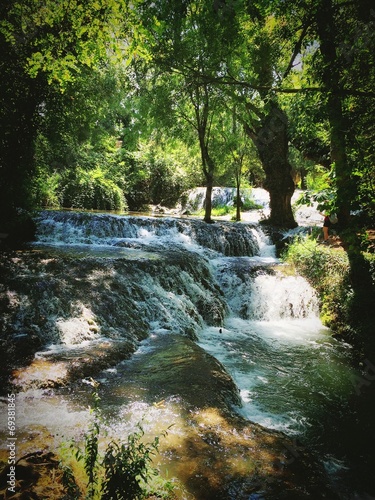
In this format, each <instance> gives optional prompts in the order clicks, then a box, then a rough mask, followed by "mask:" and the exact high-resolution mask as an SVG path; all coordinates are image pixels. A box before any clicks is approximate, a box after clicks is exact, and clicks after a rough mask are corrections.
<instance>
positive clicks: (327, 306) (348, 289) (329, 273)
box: [283, 237, 354, 333]
mask: <svg viewBox="0 0 375 500" xmlns="http://www.w3.org/2000/svg"><path fill="white" fill-rule="evenodd" d="M283 259H284V260H286V261H287V262H289V263H291V264H293V265H294V266H295V268H296V269H297V271H298V272H299V273H300V274H301V275H302V276H304V277H305V278H306V279H307V280H308V281H309V282H310V284H311V285H312V286H313V288H314V289H315V290H317V292H318V294H319V297H320V301H321V316H322V321H323V323H325V324H326V325H327V326H329V327H331V328H332V329H333V330H337V331H340V332H341V333H342V332H344V331H345V330H347V329H348V328H349V325H350V324H351V320H350V311H351V305H352V300H353V296H354V292H353V288H352V286H351V282H350V263H349V258H348V255H347V254H346V252H344V251H343V250H337V249H334V248H329V247H325V246H323V245H320V244H318V243H317V242H316V241H315V240H314V239H312V238H310V237H303V238H300V239H297V240H295V241H294V242H293V243H291V244H290V245H289V246H288V248H287V251H286V252H285V254H284V256H283Z"/></svg>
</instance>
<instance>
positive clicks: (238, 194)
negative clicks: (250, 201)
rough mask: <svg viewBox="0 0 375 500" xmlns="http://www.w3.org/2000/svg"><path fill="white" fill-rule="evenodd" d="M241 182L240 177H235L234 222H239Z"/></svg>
mask: <svg viewBox="0 0 375 500" xmlns="http://www.w3.org/2000/svg"><path fill="white" fill-rule="evenodd" d="M240 188H241V180H240V176H237V177H236V190H237V191H236V192H237V194H236V221H237V222H239V221H240V220H241V205H242V201H241V189H240Z"/></svg>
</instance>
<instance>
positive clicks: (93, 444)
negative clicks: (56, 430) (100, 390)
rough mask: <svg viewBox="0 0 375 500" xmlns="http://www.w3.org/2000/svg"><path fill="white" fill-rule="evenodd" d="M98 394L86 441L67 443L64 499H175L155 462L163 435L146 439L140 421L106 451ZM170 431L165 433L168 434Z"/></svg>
mask: <svg viewBox="0 0 375 500" xmlns="http://www.w3.org/2000/svg"><path fill="white" fill-rule="evenodd" d="M98 403H99V397H98V395H97V393H96V392H95V393H94V407H93V409H92V419H91V422H90V424H89V428H88V431H87V432H86V433H85V434H84V439H83V444H81V445H77V444H76V443H75V442H70V443H64V444H63V445H62V448H61V457H62V459H61V463H60V467H61V470H62V472H63V486H64V488H65V492H66V495H65V499H66V500H68V499H69V500H76V499H81V498H85V499H87V500H99V499H100V500H142V499H147V498H151V497H152V498H164V499H172V498H174V495H173V484H172V482H171V481H166V480H164V479H162V478H161V477H160V476H159V471H158V469H156V468H155V467H154V466H153V457H154V456H155V455H156V454H157V452H158V449H159V441H160V437H159V436H156V437H155V438H154V440H153V441H152V442H144V439H143V438H144V435H145V433H144V430H143V428H142V425H141V423H138V424H137V428H136V430H135V431H134V432H132V433H131V434H129V435H128V436H127V437H126V438H125V439H124V440H121V439H120V440H113V439H112V440H110V441H109V443H107V445H106V447H105V450H104V452H102V451H100V442H101V441H102V440H103V438H104V437H105V433H104V432H102V428H103V420H102V416H101V412H100V410H99V406H98ZM166 435H167V431H164V432H163V433H162V436H166Z"/></svg>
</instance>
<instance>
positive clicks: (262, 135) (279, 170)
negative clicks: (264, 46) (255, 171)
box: [249, 102, 297, 228]
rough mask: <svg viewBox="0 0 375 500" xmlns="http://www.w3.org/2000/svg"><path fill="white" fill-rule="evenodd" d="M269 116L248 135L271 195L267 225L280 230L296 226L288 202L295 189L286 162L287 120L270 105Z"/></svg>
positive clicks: (276, 108) (276, 105) (274, 104)
mask: <svg viewBox="0 0 375 500" xmlns="http://www.w3.org/2000/svg"><path fill="white" fill-rule="evenodd" d="M269 106H270V108H269V111H268V114H267V115H266V116H265V117H264V118H263V119H262V120H261V124H260V126H259V127H257V129H256V131H255V133H254V131H253V132H252V133H249V135H250V137H251V138H252V139H253V141H254V144H255V146H256V148H257V150H258V154H259V158H260V160H261V162H262V165H263V169H264V172H265V174H266V180H265V182H264V188H265V189H266V190H267V191H268V192H269V194H270V209H271V214H270V218H269V219H268V221H267V222H268V223H269V224H272V225H274V226H278V227H282V228H294V227H296V226H297V223H296V221H295V220H294V216H293V212H292V205H291V199H292V196H293V193H294V189H295V185H294V181H293V178H292V167H291V165H290V163H289V160H288V133H287V127H288V120H287V117H286V115H285V113H284V112H283V111H282V110H281V109H280V107H279V106H278V104H277V103H275V102H271V103H270V104H269Z"/></svg>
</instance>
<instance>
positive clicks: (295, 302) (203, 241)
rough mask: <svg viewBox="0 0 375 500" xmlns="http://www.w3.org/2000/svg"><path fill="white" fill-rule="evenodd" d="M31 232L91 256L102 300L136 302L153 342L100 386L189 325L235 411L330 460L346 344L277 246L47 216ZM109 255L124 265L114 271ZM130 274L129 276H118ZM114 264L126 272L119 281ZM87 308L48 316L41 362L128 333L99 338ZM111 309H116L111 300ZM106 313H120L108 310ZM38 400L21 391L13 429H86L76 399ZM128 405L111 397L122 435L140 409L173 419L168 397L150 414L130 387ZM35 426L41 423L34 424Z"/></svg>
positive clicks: (41, 395)
mask: <svg viewBox="0 0 375 500" xmlns="http://www.w3.org/2000/svg"><path fill="white" fill-rule="evenodd" d="M38 234H39V241H38V243H37V245H38V246H43V245H44V246H47V247H48V248H49V249H51V248H52V249H56V248H59V251H62V252H63V253H64V254H67V255H70V254H71V255H72V256H76V257H77V258H79V259H82V262H84V259H85V258H86V257H90V258H92V257H94V258H95V259H98V260H97V269H95V270H94V271H92V274H91V275H90V276H89V279H90V280H91V281H92V285H93V287H97V288H98V290H99V289H100V288H101V283H102V281H103V286H104V285H105V286H107V287H108V288H107V293H108V294H109V295H110V294H111V293H115V291H116V292H117V290H120V291H119V292H117V293H118V294H119V295H118V296H120V295H121V294H122V295H125V296H126V297H125V298H124V299H125V300H127V301H130V300H132V297H133V295H134V296H135V298H134V302H133V304H134V309H136V310H137V314H138V316H139V319H140V321H141V320H142V321H143V322H146V323H147V324H148V331H149V337H148V339H146V340H144V341H143V342H142V343H141V344H139V349H138V350H137V351H136V352H135V354H134V355H133V357H132V359H131V360H129V361H124V362H123V364H122V368H121V369H120V367H111V368H110V369H109V370H106V371H104V372H102V373H100V374H98V377H99V378H100V381H101V382H102V383H103V384H105V385H108V387H112V386H111V384H112V379H114V380H117V379H116V377H117V376H119V374H121V373H126V369H127V367H128V366H129V367H130V366H131V363H133V362H134V360H136V359H137V358H139V357H147V356H148V355H149V353H150V352H151V351H152V349H153V341H154V340H155V339H156V340H157V339H158V338H160V336H162V335H168V334H170V333H178V334H181V333H184V332H185V331H186V330H187V329H192V330H195V332H196V333H197V334H198V343H199V345H200V346H201V347H203V348H204V349H205V350H206V351H207V352H209V353H210V354H212V355H213V356H214V357H216V358H217V359H218V360H219V361H220V362H221V363H222V364H223V365H224V367H225V368H226V370H227V371H228V373H229V374H230V375H231V376H232V378H233V379H234V381H235V383H236V385H237V387H238V388H239V390H240V394H241V399H242V406H241V408H237V411H239V412H240V413H241V414H242V415H244V416H245V417H246V418H247V419H249V420H251V421H254V422H258V423H260V424H262V425H264V426H265V427H267V428H272V429H278V430H282V431H284V432H286V433H287V434H289V435H291V436H294V437H296V438H298V439H300V440H302V441H303V442H304V444H306V445H307V446H308V447H309V448H312V449H314V450H316V451H317V452H318V453H319V454H321V457H322V460H325V461H328V460H330V463H332V456H334V455H335V453H336V442H337V441H338V440H339V439H340V419H341V418H342V417H343V416H344V415H345V414H346V413H348V411H349V410H348V403H347V401H348V400H349V398H350V395H351V394H352V393H353V383H352V379H353V373H352V370H351V368H350V348H349V347H348V346H346V345H344V344H340V343H339V342H337V341H335V340H334V339H332V337H331V333H330V331H329V330H327V329H326V328H324V327H323V326H322V324H321V322H320V320H319V316H318V315H319V304H318V299H317V297H316V295H315V293H314V291H313V290H312V289H311V287H310V286H309V285H308V283H307V282H306V281H305V280H304V279H303V278H301V277H299V276H285V275H284V274H283V273H282V268H281V270H280V266H279V264H280V263H279V261H278V259H277V258H276V257H275V249H274V247H273V245H271V244H270V242H269V241H268V239H267V237H266V236H265V235H264V234H263V232H262V231H261V230H260V228H259V227H258V226H256V225H253V224H227V223H217V224H213V225H205V224H203V223H202V222H201V221H191V220H187V219H152V218H146V217H140V218H135V217H120V216H113V215H108V214H75V213H58V212H51V213H48V212H46V213H44V214H42V216H41V218H40V220H39V232H38ZM52 254H53V253H52ZM113 258H116V259H121V260H122V261H124V263H126V262H128V261H129V262H130V263H131V265H130V267H128V268H126V267H124V268H120V267H119V268H118V269H117V268H116V270H114V269H112V266H113V262H112V261H113ZM172 258H176V259H177V261H176V262H177V263H176V268H175V270H174V274H173V275H172V274H170V275H168V273H171V271H172V267H168V266H171V262H170V261H171V259H172ZM188 259H192V261H191V262H192V266H191V267H185V268H183V269H179V268H178V265H179V262H180V263H184V262H185V260H186V262H187V260H188ZM111 262H112V263H111ZM150 262H152V263H155V266H154V267H153V268H150V270H153V271H152V272H153V274H150V272H151V271H150V270H149V268H147V267H145V266H144V265H143V264H144V263H150ZM137 266H139V268H138V267H137ZM132 268H133V269H135V271H136V272H135V273H134V274H130V273H129V274H127V273H125V271H126V270H128V271H130V270H131V269H132ZM121 269H122V270H125V271H124V273H125V274H123V275H121V276H119V273H120V270H121ZM115 278H116V280H115ZM109 279H111V280H112V281H109ZM101 280H102V281H101ZM106 280H107V281H106ZM113 284H115V285H116V287H115V288H114V289H113V290H112V285H113ZM121 287H123V288H121ZM99 297H100V296H99ZM46 300H47V298H46ZM48 300H49V301H50V302H51V300H50V299H48ZM71 300H73V297H72V298H71ZM202 303H203V304H204V306H206V307H207V310H208V313H207V314H206V316H205V315H204V314H203V312H202V307H201V308H200V309H199V307H198V305H197V304H202ZM222 303H224V304H225V308H224V307H222V308H221V310H220V311H219V313H218V315H217V318H219V317H221V315H222V316H223V318H224V319H223V321H222V323H221V324H217V323H218V322H217V320H216V323H214V324H215V325H216V326H209V325H208V321H209V319H210V315H211V316H213V315H214V313H215V310H214V309H215V308H216V307H217V308H218V309H220V307H221V304H222ZM92 306H93V307H92V308H91V309H90V308H88V307H87V305H86V306H83V305H82V304H81V303H80V302H77V305H76V307H75V309H76V315H75V316H72V317H66V316H63V315H62V314H61V315H60V316H58V315H56V314H55V313H54V312H53V313H51V325H52V324H53V328H55V329H56V330H57V331H58V332H60V333H59V335H60V338H59V340H60V344H59V345H56V343H55V344H54V345H52V346H50V347H49V348H47V346H46V349H45V350H44V352H42V353H39V354H38V356H37V358H38V359H37V361H39V360H41V361H43V359H44V358H48V356H49V355H50V354H51V353H52V354H53V353H60V354H61V353H64V352H66V351H69V350H70V351H71V352H73V351H74V349H76V348H77V349H78V351H77V353H78V354H77V355H78V356H81V355H82V353H81V352H80V351H79V349H83V350H84V349H85V348H86V346H87V345H90V346H92V344H95V343H100V342H103V343H105V342H114V341H117V340H118V339H121V338H122V335H124V332H125V333H126V330H127V326H126V325H125V326H124V327H123V330H121V329H120V327H119V326H118V325H115V323H114V324H113V325H111V327H112V330H111V331H113V335H112V336H110V338H107V336H106V335H104V336H103V335H102V332H101V328H103V325H104V324H105V321H107V319H106V318H105V320H103V318H102V319H101V320H99V319H98V318H97V316H96V315H98V308H95V307H94V306H95V304H92ZM116 306H117V307H119V308H120V309H121V307H122V306H119V302H116ZM51 307H52V306H51ZM203 309H204V308H203ZM51 310H52V309H51ZM54 314H55V316H54ZM111 314H113V316H116V310H115V309H114V310H113V311H112V312H111ZM125 320H126V318H123V320H122V321H125ZM123 331H124V332H123ZM83 352H84V351H83ZM56 369H58V363H56ZM61 369H62V370H63V369H64V366H62V367H61ZM38 373H39V372H38ZM38 376H39V375H38ZM41 376H42V375H41ZM47 378H48V379H50V378H51V377H50V374H49V375H48V376H47ZM125 380H126V378H125ZM182 383H183V382H182ZM184 383H188V381H185V382H184ZM109 393H111V391H109ZM46 396H48V390H47V391H45V390H44V391H43V390H38V391H35V392H33V391H27V392H26V393H25V394H24V395H23V396H22V407H23V408H24V411H23V412H22V414H20V418H19V422H18V425H19V427H20V428H22V427H24V428H25V429H26V428H27V426H29V425H30V419H28V414H29V412H32V413H33V415H37V414H38V412H39V414H42V415H43V418H42V421H43V422H41V421H39V424H42V423H44V422H47V421H48V420H50V422H49V423H48V424H47V423H46V425H49V426H51V425H57V426H58V427H61V428H62V430H63V431H64V432H65V430H67V429H68V427H71V426H73V427H74V424H72V422H73V421H74V418H76V419H77V422H80V425H78V428H81V427H82V428H84V423H83V419H84V418H85V417H86V414H87V412H82V411H81V410H79V409H77V406H76V405H75V404H74V405H73V410H72V407H71V405H70V404H69V403H63V404H59V411H58V412H55V408H56V403H55V402H54V400H53V394H52V395H51V404H49V403H48V401H47V400H46ZM127 398H128V399H126V398H123V397H121V398H120V401H121V402H119V401H118V400H117V399H116V398H114V399H115V402H114V403H113V405H120V409H119V408H117V409H116V411H114V414H116V415H123V416H124V422H122V423H121V425H122V427H124V428H125V427H127V425H128V424H127V423H126V422H128V420H131V421H134V418H135V420H138V419H139V417H140V416H141V414H142V412H145V411H146V410H147V412H148V414H149V418H151V419H152V418H153V415H154V414H156V413H158V415H159V417H160V414H161V413H160V411H162V412H164V413H165V415H168V419H170V420H173V418H174V417H173V415H174V416H175V418H177V416H176V415H177V413H178V412H176V413H174V409H173V408H174V406H173V405H174V402H173V401H172V400H171V401H170V403H171V405H167V406H166V407H165V408H164V409H163V408H162V409H158V411H157V412H156V410H155V408H153V407H152V406H151V405H149V404H147V403H146V402H144V401H142V400H140V399H138V400H137V401H131V391H130V396H127ZM109 406H110V403H109ZM64 415H66V417H65V416H64ZM72 415H74V417H72ZM155 418H157V417H155ZM125 421H126V422H125ZM31 422H32V425H33V426H37V425H38V419H37V418H34V417H33V418H32V419H31ZM60 422H64V424H62V423H61V424H60Z"/></svg>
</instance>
